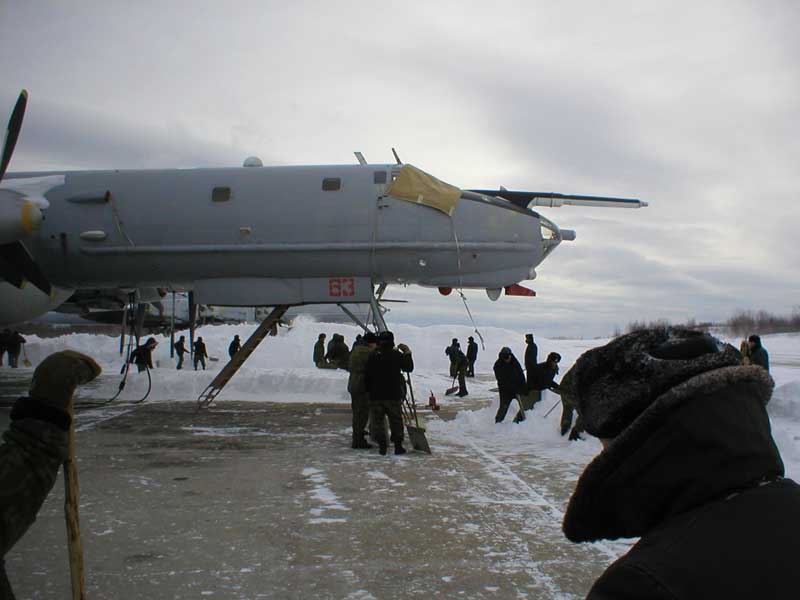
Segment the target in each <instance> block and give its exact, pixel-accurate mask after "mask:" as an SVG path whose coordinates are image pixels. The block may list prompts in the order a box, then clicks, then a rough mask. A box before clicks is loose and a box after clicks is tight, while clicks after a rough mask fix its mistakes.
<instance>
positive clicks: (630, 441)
mask: <svg viewBox="0 0 800 600" xmlns="http://www.w3.org/2000/svg"><path fill="white" fill-rule="evenodd" d="M771 387H772V380H771V379H770V378H769V375H767V373H766V372H765V371H764V370H763V369H761V368H760V367H753V366H749V367H726V368H721V369H716V370H712V371H708V372H706V373H703V374H701V375H698V376H696V377H693V378H691V379H689V380H688V381H686V382H684V383H682V384H680V385H678V386H676V387H674V388H672V389H670V390H668V391H667V392H666V393H664V394H662V395H661V396H659V397H658V399H656V400H655V401H654V402H653V404H651V405H650V406H649V407H648V408H647V409H646V410H645V411H644V412H643V413H642V414H641V415H639V416H638V417H637V418H636V420H634V421H633V423H632V424H631V425H629V426H628V427H627V428H626V429H624V430H623V431H622V433H620V434H619V435H618V436H617V437H616V438H614V439H613V441H612V442H611V443H610V445H609V446H608V448H607V449H606V450H604V451H603V452H602V453H601V454H600V455H599V456H597V458H595V459H594V461H592V462H591V463H590V464H589V466H588V467H587V468H586V470H585V471H584V473H583V474H582V475H581V478H580V480H579V482H578V485H577V487H576V489H575V492H574V494H573V496H572V498H571V499H570V502H569V506H568V508H567V512H566V515H565V517H564V533H565V534H566V536H567V537H568V538H569V539H570V540H572V541H575V542H582V541H594V540H599V539H603V538H606V539H616V538H620V537H637V536H641V540H640V541H639V542H638V543H637V544H636V545H635V546H634V547H633V548H632V549H631V550H630V551H629V552H628V553H627V554H626V555H625V556H623V557H622V558H620V559H619V560H617V561H616V562H615V563H614V564H613V565H611V566H610V567H609V568H608V569H607V570H606V572H605V573H604V574H603V575H602V576H601V577H600V578H599V579H598V580H597V581H596V582H595V584H594V586H593V587H592V590H591V591H590V593H589V596H588V598H589V599H591V600H601V599H611V598H614V599H622V600H624V599H632V598H651V599H656V600H658V599H665V600H666V599H671V600H675V599H688V598H698V599H699V598H703V599H705V598H725V599H726V600H730V599H737V598H742V599H744V598H748V599H752V598H796V597H798V590H800V569H798V568H797V565H796V563H797V557H798V556H800V486H798V485H797V484H796V483H794V482H793V481H791V480H788V479H783V478H782V475H783V463H782V461H781V458H780V455H779V453H778V450H777V448H776V446H775V443H774V441H773V439H772V435H771V433H770V424H769V418H768V416H767V412H766V409H765V404H766V402H767V400H768V399H769V394H770V391H771Z"/></svg>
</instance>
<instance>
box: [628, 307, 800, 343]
mask: <svg viewBox="0 0 800 600" xmlns="http://www.w3.org/2000/svg"><path fill="white" fill-rule="evenodd" d="M673 325H674V326H677V327H686V328H687V329H700V330H702V331H710V330H712V329H716V330H720V329H721V330H725V331H727V332H729V333H730V334H732V335H735V336H742V337H746V336H748V335H751V334H754V333H755V334H757V335H764V334H769V333H796V332H800V307H795V308H794V309H793V310H792V312H791V313H790V314H788V315H776V314H774V313H771V312H769V311H766V310H743V309H740V310H737V311H736V312H735V313H733V315H732V316H731V317H730V318H729V319H727V320H726V321H723V322H721V323H713V322H711V321H700V322H698V321H696V320H695V319H689V320H687V321H686V322H685V323H672V322H670V321H669V320H667V319H657V320H655V321H644V320H642V321H631V322H629V323H628V325H627V326H626V327H625V333H632V332H634V331H641V330H643V329H652V328H656V327H670V326H673ZM621 334H622V332H621V331H620V329H619V327H617V328H616V329H615V330H614V337H617V336H618V335H621Z"/></svg>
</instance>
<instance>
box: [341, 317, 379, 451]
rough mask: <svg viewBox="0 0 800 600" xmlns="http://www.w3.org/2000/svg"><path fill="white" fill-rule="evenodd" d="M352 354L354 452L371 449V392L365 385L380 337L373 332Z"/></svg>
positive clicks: (350, 384)
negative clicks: (367, 432)
mask: <svg viewBox="0 0 800 600" xmlns="http://www.w3.org/2000/svg"><path fill="white" fill-rule="evenodd" d="M362 340H363V342H359V344H358V345H357V346H355V347H354V348H353V351H352V352H351V353H350V365H349V367H350V368H349V371H350V377H349V379H348V380H347V391H348V392H350V406H351V407H352V409H353V443H352V447H353V449H354V450H358V449H364V450H366V449H369V448H372V445H371V444H370V443H369V442H367V440H366V438H365V435H366V429H367V422H368V421H369V391H368V390H367V386H366V384H365V383H364V374H365V372H366V370H367V361H368V360H369V357H370V355H371V354H372V351H373V350H375V347H376V346H377V345H378V336H376V335H375V334H374V333H372V332H371V331H370V332H368V333H367V334H366V335H364V337H363V338H362Z"/></svg>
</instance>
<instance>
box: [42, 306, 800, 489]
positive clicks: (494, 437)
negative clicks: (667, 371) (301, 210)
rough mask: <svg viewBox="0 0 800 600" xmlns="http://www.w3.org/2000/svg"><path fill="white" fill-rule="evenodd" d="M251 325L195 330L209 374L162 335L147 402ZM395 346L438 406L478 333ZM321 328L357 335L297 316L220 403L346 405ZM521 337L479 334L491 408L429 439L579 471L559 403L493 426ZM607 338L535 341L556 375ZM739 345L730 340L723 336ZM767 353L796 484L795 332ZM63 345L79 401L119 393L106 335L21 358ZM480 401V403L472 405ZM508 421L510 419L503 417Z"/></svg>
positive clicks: (417, 330)
mask: <svg viewBox="0 0 800 600" xmlns="http://www.w3.org/2000/svg"><path fill="white" fill-rule="evenodd" d="M254 328H255V325H252V324H242V325H223V326H214V327H204V328H202V329H201V330H200V331H199V334H200V335H201V336H202V337H203V338H204V340H205V342H206V345H207V347H208V351H209V354H210V355H211V356H212V357H214V358H218V359H219V360H218V361H214V362H209V363H208V367H209V368H208V370H207V371H198V372H195V371H194V370H193V369H192V367H191V365H190V364H189V363H188V361H187V364H186V365H185V366H186V368H185V369H184V370H182V371H177V370H176V369H175V360H174V359H170V357H169V338H168V337H159V338H158V339H159V342H160V344H159V346H158V348H157V350H156V352H155V353H154V360H155V362H156V369H154V370H153V372H152V380H153V382H152V386H153V389H152V392H151V394H150V396H149V397H148V402H154V401H159V400H192V399H195V398H196V397H197V396H198V394H199V393H200V392H201V391H202V390H203V389H204V388H205V387H206V386H207V385H208V384H209V383H210V382H211V380H212V378H213V377H214V375H215V373H216V372H217V371H218V370H219V369H220V368H221V367H222V366H223V365H224V364H225V361H226V359H227V347H228V343H229V342H230V340H231V339H232V338H233V336H234V335H235V334H239V336H240V337H241V339H242V340H245V339H247V337H248V336H249V335H250V333H251V332H252V331H253V329H254ZM393 330H394V332H395V337H396V340H397V341H398V342H404V343H406V344H408V345H409V346H410V347H411V349H412V351H413V354H414V361H415V364H416V369H415V371H414V374H413V379H414V387H415V390H416V393H417V399H418V401H422V402H424V401H425V399H426V398H427V396H428V394H429V391H433V392H434V393H435V394H436V396H437V397H438V399H439V401H440V402H443V403H447V402H449V401H450V399H449V398H445V397H444V389H445V388H446V387H448V386H449V385H450V379H449V377H448V376H447V368H448V364H447V360H446V357H445V355H444V348H445V346H447V345H448V344H449V343H450V340H451V339H452V338H453V337H457V338H459V340H460V341H461V344H462V347H466V341H467V336H469V335H473V336H475V337H476V340H477V339H478V338H477V335H476V334H475V333H474V331H472V330H471V329H470V328H469V327H465V326H458V325H438V326H429V327H417V326H413V325H397V326H395V327H394V328H393ZM320 332H325V333H327V335H328V339H330V338H331V336H332V334H333V333H341V334H342V335H344V337H345V339H346V340H347V342H348V344H349V343H352V340H353V339H354V338H355V336H356V334H358V333H360V329H359V328H357V327H355V326H350V325H342V324H326V323H316V322H313V321H311V320H308V319H305V320H304V319H302V318H301V319H299V320H298V321H296V322H295V326H294V327H293V328H292V329H290V330H286V329H281V330H280V332H279V335H278V336H276V337H268V338H267V339H266V340H265V341H264V342H262V344H261V346H260V347H259V348H258V349H257V350H256V352H255V353H254V354H253V355H252V356H251V357H250V358H249V359H248V361H247V363H246V365H245V366H244V367H243V368H242V369H241V370H240V371H239V372H238V373H237V374H236V375H235V376H234V378H233V379H232V380H231V381H230V382H229V383H228V385H227V387H226V388H225V390H224V391H223V393H222V394H221V395H220V396H219V397H218V401H219V402H224V401H225V400H226V399H227V400H250V401H267V402H269V401H279V402H323V403H331V402H333V403H349V402H350V398H349V395H348V394H347V384H346V382H347V373H345V372H344V371H334V370H320V369H316V368H314V367H313V366H312V364H311V354H312V348H313V345H314V342H315V341H316V339H317V336H318V334H319V333H320ZM525 333H526V332H525V331H512V330H508V329H498V328H485V329H481V334H482V335H483V338H484V340H485V344H486V348H485V350H481V351H480V354H479V356H478V362H477V364H476V373H477V375H478V377H476V378H475V379H474V380H469V381H468V385H469V389H470V396H469V398H470V399H484V400H492V404H491V405H489V406H485V407H484V408H479V409H475V410H462V411H461V412H460V413H459V414H458V416H457V418H456V419H455V420H453V421H448V422H444V421H441V420H438V419H434V418H433V417H432V416H429V419H431V420H430V423H429V428H430V430H431V436H430V437H431V438H432V440H433V442H434V443H435V441H436V439H437V438H440V439H447V438H452V439H455V438H459V439H469V440H472V441H473V442H472V443H474V444H476V449H480V447H491V446H497V447H498V448H500V447H503V446H507V445H509V444H511V445H513V446H514V447H515V448H516V449H517V450H518V451H520V452H531V453H536V455H537V456H542V457H549V458H551V459H552V460H554V461H559V462H562V463H565V465H569V466H570V468H571V469H574V470H575V472H576V473H578V472H580V469H581V468H582V467H583V465H585V464H586V463H587V462H588V461H589V460H590V459H591V457H592V456H594V455H595V454H596V453H597V452H598V451H599V449H600V445H599V443H598V442H597V441H596V440H593V439H589V440H587V441H585V442H584V443H581V444H570V443H569V442H567V441H566V440H565V439H564V438H562V437H561V436H559V435H558V431H557V428H558V418H559V414H560V410H559V409H558V408H557V409H556V410H554V411H553V412H552V413H551V414H550V415H549V417H547V418H544V413H545V412H546V411H547V410H548V409H549V408H550V407H551V406H552V405H553V404H554V403H555V402H556V401H557V398H556V397H555V396H553V395H551V394H549V393H545V396H544V401H543V402H542V403H540V404H539V405H537V408H536V410H535V411H534V414H533V416H532V418H530V419H528V420H527V421H525V422H524V423H523V424H521V425H514V424H512V423H510V422H507V423H504V424H502V425H500V426H496V425H495V424H494V420H493V416H494V412H495V410H496V406H497V398H496V396H497V395H496V394H494V393H492V392H491V391H490V390H491V388H493V387H494V386H495V382H494V380H493V378H492V376H491V368H492V364H493V363H494V360H495V358H496V356H497V352H498V350H499V349H500V348H501V347H502V346H509V347H511V348H512V350H513V351H514V352H515V354H516V355H517V356H518V357H519V358H520V359H521V357H522V356H523V354H524V348H525V345H524V334H525ZM606 341H607V340H604V339H596V340H568V339H547V338H538V337H537V343H538V345H539V356H540V360H543V358H544V357H545V356H546V355H547V353H548V352H551V351H556V352H559V353H560V354H561V355H562V361H561V368H562V374H563V373H564V372H566V370H567V369H569V367H570V366H571V365H572V363H573V362H574V361H575V359H576V358H577V357H578V356H580V354H581V353H583V352H584V351H585V350H587V349H589V348H592V347H595V346H597V345H600V344H603V343H605V342H606ZM728 341H730V342H732V343H733V344H734V345H736V346H738V341H737V340H735V339H730V340H728ZM763 341H764V345H765V347H766V348H767V350H768V351H769V353H770V358H771V372H772V376H773V378H774V379H775V384H776V388H775V393H774V396H773V399H772V401H771V402H770V404H769V407H768V408H769V412H770V416H771V418H772V424H773V432H774V436H775V440H776V442H777V443H778V446H779V448H780V450H781V453H782V455H783V458H784V461H785V462H786V467H787V474H788V475H789V476H790V477H793V478H795V479H799V478H800V335H797V334H780V335H769V336H764V338H763ZM64 348H73V349H75V350H80V351H82V352H86V353H87V354H90V355H91V356H93V357H94V358H95V359H97V360H98V362H100V364H101V365H102V366H103V369H104V371H105V376H104V377H102V378H101V380H100V382H99V383H98V384H97V385H95V386H93V387H92V388H91V389H88V390H83V391H82V392H81V395H82V398H84V399H86V398H94V399H102V398H108V397H111V396H113V394H114V393H115V392H116V391H117V387H118V383H119V381H120V376H119V375H118V373H119V371H120V367H121V365H122V359H121V358H120V356H119V340H118V339H115V338H111V337H107V336H98V335H88V334H72V335H66V336H62V337H59V338H50V339H39V338H37V337H34V336H31V337H30V338H29V339H28V343H27V345H26V350H27V356H28V358H29V359H30V360H31V361H32V363H33V364H34V365H36V364H37V363H38V362H39V361H40V360H41V359H42V358H44V357H45V356H47V355H48V354H49V353H51V352H54V351H56V350H60V349H64ZM146 387H147V378H146V375H145V374H137V373H135V369H132V371H131V374H130V376H129V377H128V381H127V384H126V388H125V390H124V391H123V393H122V395H121V400H125V399H136V398H140V397H141V396H142V395H143V394H144V391H145V390H146ZM478 404H481V403H478ZM507 421H510V419H507Z"/></svg>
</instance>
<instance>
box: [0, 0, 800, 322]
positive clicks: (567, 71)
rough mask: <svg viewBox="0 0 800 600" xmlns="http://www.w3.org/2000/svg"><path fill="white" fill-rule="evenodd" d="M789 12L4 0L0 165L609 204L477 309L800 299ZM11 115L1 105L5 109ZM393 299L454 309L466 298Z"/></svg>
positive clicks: (669, 307)
mask: <svg viewBox="0 0 800 600" xmlns="http://www.w3.org/2000/svg"><path fill="white" fill-rule="evenodd" d="M798 30H800V3H798V2H795V1H785V2H772V1H769V0H761V1H759V2H736V1H732V0H726V1H718V2H715V1H706V2H702V3H698V2H675V1H671V2H568V1H560V2H549V1H541V2H540V1H530V0H528V1H525V2H503V1H501V0H500V1H495V2H485V1H480V2H470V1H463V0H462V1H459V2H436V1H431V0H429V1H427V2H414V1H408V0H407V1H405V2H381V3H367V2H335V1H327V2H323V1H320V2H302V1H294V2H286V1H282V2H270V1H266V0H260V1H257V2H243V1H238V2H235V3H230V2H229V3H223V2H200V1H193V2H144V1H138V2H113V1H108V0H106V1H103V2H38V1H26V2H21V1H20V2H17V1H7V2H2V3H0V56H2V59H3V60H2V64H3V68H2V70H0V74H2V76H1V77H0V107H2V111H3V112H5V114H8V113H9V112H10V110H11V107H12V106H13V102H14V101H15V99H16V95H17V94H18V93H19V89H20V88H23V87H24V88H27V89H28V90H29V92H30V94H31V98H30V102H29V105H28V113H27V115H26V122H25V126H24V128H23V132H22V135H21V136H20V141H19V143H18V146H17V151H16V154H15V156H14V160H13V162H12V164H11V170H12V171H14V170H34V169H74V168H152V167H188V166H235V165H239V164H241V162H242V160H243V159H244V158H245V157H246V156H248V155H251V154H255V155H258V156H260V157H261V158H262V159H263V161H264V163H265V164H314V163H324V164H331V163H353V162H354V158H353V155H352V151H353V150H361V151H362V152H364V154H365V156H366V157H367V159H368V160H370V161H373V162H390V161H391V160H392V156H391V150H390V148H391V147H392V146H395V147H396V148H397V149H398V151H399V153H400V156H401V158H402V159H403V160H404V161H406V162H409V163H412V164H414V165H416V166H419V167H421V168H423V169H425V170H426V171H428V172H430V173H432V174H434V175H436V176H437V177H439V178H441V179H443V180H445V181H447V182H449V183H452V184H454V185H457V186H459V187H462V188H497V186H499V185H504V186H505V187H507V188H509V189H529V190H540V191H557V192H562V193H577V194H596V195H618V196H624V197H635V198H641V199H643V200H646V201H648V202H649V203H650V207H649V208H646V209H640V210H625V211H623V210H614V209H588V208H576V207H564V208H558V209H543V210H542V211H541V212H542V214H544V215H546V216H547V217H548V218H550V219H552V220H553V221H555V222H556V223H557V224H558V225H559V226H560V227H563V228H574V229H576V230H577V233H578V239H577V240H576V241H575V242H573V243H563V244H562V245H561V246H560V247H559V248H558V249H557V250H556V251H555V252H554V253H553V255H551V257H550V258H548V259H547V260H546V261H545V262H544V263H543V264H542V265H541V266H540V268H539V277H538V279H537V280H536V281H534V282H530V283H529V285H530V287H532V288H534V289H535V290H536V291H537V294H538V297H537V298H523V299H518V298H505V297H504V298H501V299H500V300H499V301H498V302H495V303H491V302H489V301H488V299H487V298H486V295H485V294H484V293H483V292H478V291H473V292H468V293H467V297H468V300H469V302H470V307H471V308H472V311H473V314H474V315H475V317H476V319H477V321H478V324H479V325H481V324H483V325H500V326H512V327H515V328H523V329H530V330H533V331H536V332H540V333H542V334H547V335H559V334H561V335H576V334H578V335H585V336H594V335H604V334H609V333H611V331H613V329H614V328H615V326H618V327H620V328H621V329H624V327H625V325H626V324H627V323H628V322H629V321H631V320H634V319H639V320H641V319H657V318H668V319H672V320H676V321H677V320H685V319H688V318H696V319H698V320H721V319H725V318H727V317H728V316H730V314H731V313H732V312H733V311H734V310H736V309H738V308H752V309H761V308H763V309H767V310H770V311H775V312H780V313H788V312H790V311H791V310H792V309H793V308H794V307H797V306H800V276H798V264H800V244H798V242H797V238H798V235H800V232H798V225H800V219H798V215H800V210H799V209H798V206H800V35H798ZM0 118H2V119H6V118H7V117H0ZM389 295H390V296H392V297H394V298H409V299H412V300H413V302H412V303H411V304H409V305H404V306H397V305H395V307H394V308H393V311H394V314H395V315H398V316H402V317H403V318H404V319H408V320H413V321H416V322H419V323H434V322H436V323H442V322H464V321H465V320H466V319H467V317H466V313H465V311H464V308H463V305H462V303H461V301H460V299H459V298H458V297H457V295H451V296H450V297H447V298H444V297H440V296H439V295H438V294H437V293H436V291H435V290H424V289H421V288H409V289H402V288H396V289H392V291H391V293H390V294H389Z"/></svg>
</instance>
